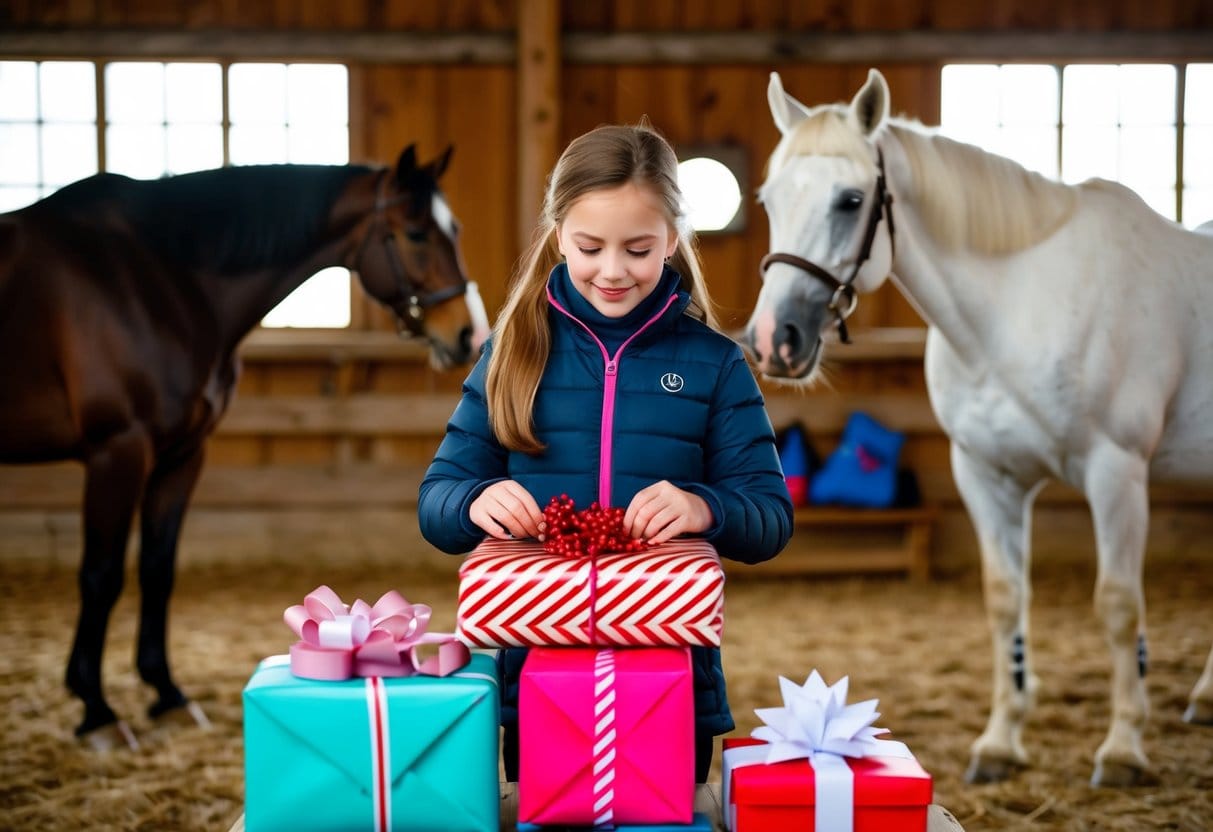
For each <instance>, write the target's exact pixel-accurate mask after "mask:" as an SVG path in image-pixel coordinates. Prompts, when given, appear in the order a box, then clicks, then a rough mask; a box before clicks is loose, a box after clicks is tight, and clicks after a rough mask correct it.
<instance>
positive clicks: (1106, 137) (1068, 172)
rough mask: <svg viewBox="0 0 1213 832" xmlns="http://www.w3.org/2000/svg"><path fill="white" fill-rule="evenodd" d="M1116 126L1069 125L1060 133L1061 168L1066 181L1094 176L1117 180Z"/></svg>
mask: <svg viewBox="0 0 1213 832" xmlns="http://www.w3.org/2000/svg"><path fill="white" fill-rule="evenodd" d="M1116 133H1117V130H1116V128H1115V127H1078V126H1070V125H1067V126H1066V127H1065V129H1064V130H1063V131H1062V134H1061V169H1062V173H1063V174H1064V178H1065V181H1067V182H1081V181H1083V180H1084V179H1090V178H1091V177H1093V176H1100V177H1103V178H1104V179H1115V178H1116V173H1117V170H1116V168H1117V148H1118V146H1119V142H1118V141H1117V139H1116Z"/></svg>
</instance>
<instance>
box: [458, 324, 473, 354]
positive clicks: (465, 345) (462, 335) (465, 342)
mask: <svg viewBox="0 0 1213 832" xmlns="http://www.w3.org/2000/svg"><path fill="white" fill-rule="evenodd" d="M459 351H460V352H462V353H463V354H464V355H470V354H471V352H472V328H471V327H470V326H465V327H464V328H463V329H461V330H459Z"/></svg>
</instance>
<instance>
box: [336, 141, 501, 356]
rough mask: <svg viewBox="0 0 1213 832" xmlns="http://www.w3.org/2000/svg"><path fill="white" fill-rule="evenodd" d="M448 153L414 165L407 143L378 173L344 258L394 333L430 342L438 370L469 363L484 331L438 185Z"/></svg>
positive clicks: (455, 229)
mask: <svg viewBox="0 0 1213 832" xmlns="http://www.w3.org/2000/svg"><path fill="white" fill-rule="evenodd" d="M452 150H453V148H450V147H448V148H447V149H446V152H445V153H443V154H442V155H441V156H439V157H438V158H437V159H435V160H433V161H432V162H429V163H428V164H425V165H418V164H417V155H416V150H415V148H414V146H413V145H409V146H408V147H407V148H405V150H404V151H403V152H402V153H401V154H400V159H399V161H398V162H397V163H396V168H395V170H384V171H382V172H380V173H378V174H377V181H376V185H375V203H374V209H373V211H374V213H373V215H372V216H371V217H370V218H369V219H368V220H367V222H366V223H364V224H363V226H362V227H363V232H362V234H363V236H362V237H361V240H360V242H359V243H358V244H357V247H356V249H355V251H354V255H353V258H352V260H351V264H352V266H353V268H354V269H355V270H356V271H357V272H358V276H359V278H360V279H361V281H362V286H363V288H364V289H366V291H367V293H368V294H370V295H371V297H373V298H375V299H376V300H378V301H379V302H380V303H382V304H384V305H385V306H387V307H388V308H389V309H391V310H392V312H394V313H395V315H396V323H397V326H398V327H399V329H400V331H401V333H405V332H408V333H411V334H413V335H419V336H424V337H425V338H427V339H428V340H429V342H430V356H431V360H432V361H433V363H434V365H435V366H436V367H438V368H439V369H446V368H449V367H451V366H454V365H456V364H463V363H466V362H468V361H469V360H471V359H472V358H474V357H475V356H476V354H477V353H478V352H479V350H480V345H481V344H483V343H484V340H485V339H486V338H487V337H488V332H489V328H488V319H487V317H486V315H485V312H484V304H483V302H482V301H481V300H480V294H479V293H478V292H477V290H476V284H475V283H472V282H469V281H468V279H467V275H466V272H465V270H464V266H463V255H462V254H461V253H460V250H459V222H458V221H457V220H456V219H455V215H454V214H453V213H451V209H450V207H449V206H448V205H447V203H446V199H445V198H444V197H443V195H442V191H441V190H440V189H439V187H438V178H439V177H440V176H442V174H443V172H444V171H445V170H446V166H447V163H448V162H450V159H451V152H452Z"/></svg>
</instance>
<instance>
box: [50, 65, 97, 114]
mask: <svg viewBox="0 0 1213 832" xmlns="http://www.w3.org/2000/svg"><path fill="white" fill-rule="evenodd" d="M96 80H97V79H96V75H95V69H94V67H93V64H92V63H86V62H83V61H47V62H46V63H44V64H42V67H41V90H40V92H41V104H42V118H43V120H44V121H96V120H97V84H96Z"/></svg>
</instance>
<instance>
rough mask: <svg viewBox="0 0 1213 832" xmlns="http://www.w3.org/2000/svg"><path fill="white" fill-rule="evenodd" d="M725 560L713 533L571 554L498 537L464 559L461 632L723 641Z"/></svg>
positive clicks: (505, 642)
mask: <svg viewBox="0 0 1213 832" xmlns="http://www.w3.org/2000/svg"><path fill="white" fill-rule="evenodd" d="M723 626H724V570H723V569H722V568H721V565H720V557H719V556H718V555H717V554H716V550H715V549H714V548H713V547H712V545H711V544H710V543H707V542H706V541H704V540H695V539H688V540H674V541H671V542H669V543H663V544H661V545H660V546H654V547H653V548H651V549H648V550H645V551H643V552H629V553H621V554H610V555H598V556H596V557H592V558H591V557H584V558H576V557H565V556H563V555H554V554H549V553H548V552H545V551H544V550H543V545H542V544H540V543H533V542H525V541H509V540H495V539H489V540H486V541H485V542H484V543H481V544H480V545H479V546H477V547H476V548H475V549H474V550H473V551H472V552H471V554H469V555H468V556H467V557H466V558H465V559H464V562H463V565H462V566H461V567H460V569H459V606H458V612H457V625H456V629H457V633H458V635H459V637H460V638H461V639H462V640H463V641H464V642H465V643H467V644H469V645H472V646H478V647H545V646H548V647H556V646H567V645H597V646H615V647H629V646H671V647H690V646H696V645H700V646H707V647H718V646H719V645H720V633H721V629H722V627H723Z"/></svg>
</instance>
